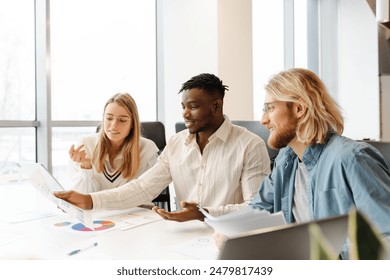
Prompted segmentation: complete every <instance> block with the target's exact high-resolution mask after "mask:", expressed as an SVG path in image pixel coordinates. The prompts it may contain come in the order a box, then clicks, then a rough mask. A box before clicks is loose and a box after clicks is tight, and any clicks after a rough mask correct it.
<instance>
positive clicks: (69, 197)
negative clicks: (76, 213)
mask: <svg viewBox="0 0 390 280" xmlns="http://www.w3.org/2000/svg"><path fill="white" fill-rule="evenodd" d="M54 196H56V197H58V198H60V199H63V200H65V201H67V202H69V203H71V204H73V205H75V206H77V207H79V208H82V209H86V210H91V209H92V207H93V202H92V197H91V196H90V195H89V194H81V193H78V192H76V191H66V192H55V193H54Z"/></svg>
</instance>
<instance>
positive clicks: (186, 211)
mask: <svg viewBox="0 0 390 280" xmlns="http://www.w3.org/2000/svg"><path fill="white" fill-rule="evenodd" d="M180 206H181V208H182V210H180V211H176V212H168V211H165V210H164V209H161V208H160V207H158V206H155V207H153V210H154V211H155V212H156V213H157V214H159V215H160V216H161V217H162V218H163V219H165V220H171V221H176V222H186V221H190V220H201V221H203V220H204V215H203V214H202V213H201V212H199V209H198V204H196V203H191V202H185V201H182V202H181V203H180Z"/></svg>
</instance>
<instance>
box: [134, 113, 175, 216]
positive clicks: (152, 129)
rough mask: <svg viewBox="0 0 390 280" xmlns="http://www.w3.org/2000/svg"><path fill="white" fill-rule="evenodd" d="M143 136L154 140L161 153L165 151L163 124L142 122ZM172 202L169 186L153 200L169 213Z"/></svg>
mask: <svg viewBox="0 0 390 280" xmlns="http://www.w3.org/2000/svg"><path fill="white" fill-rule="evenodd" d="M141 134H142V136H143V137H145V138H148V139H150V140H152V141H153V142H154V143H155V144H156V146H157V148H158V149H159V153H161V152H162V150H164V148H165V145H166V144H167V142H166V140H165V127H164V124H163V123H162V122H158V121H155V122H141ZM170 200H171V199H170V193H169V186H167V187H166V188H165V189H164V190H163V191H162V192H161V193H160V194H159V196H157V197H156V198H155V199H153V203H154V204H156V205H158V206H159V207H160V208H166V209H167V210H168V211H171V201H170Z"/></svg>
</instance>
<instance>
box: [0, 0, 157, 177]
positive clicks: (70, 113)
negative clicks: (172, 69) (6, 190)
mask: <svg viewBox="0 0 390 280" xmlns="http://www.w3.org/2000/svg"><path fill="white" fill-rule="evenodd" d="M155 4H156V3H155V0H67V1H50V0H36V1H31V0H2V1H1V2H0V109H1V110H0V175H1V174H2V173H9V171H8V170H9V169H10V168H11V169H12V164H10V162H13V161H36V160H38V161H41V162H42V163H44V164H45V165H47V167H48V168H49V170H52V171H53V174H54V175H55V176H56V177H57V178H58V179H59V180H60V181H61V182H63V183H64V184H66V183H67V177H68V176H67V173H66V169H67V164H68V162H67V160H68V153H67V151H68V149H69V148H70V145H71V144H77V143H78V141H79V140H80V139H81V137H82V136H85V135H88V134H91V133H94V132H95V130H96V125H97V123H98V122H99V121H100V120H101V118H102V113H103V107H104V104H105V102H106V100H107V99H108V98H109V97H110V96H112V95H113V94H115V93H118V92H128V93H130V94H131V95H132V96H133V97H134V99H135V100H136V102H137V105H138V109H139V112H140V118H141V121H151V120H156V116H157V112H156V107H157V106H156V103H157V101H156V81H157V79H156V7H155ZM21 7H23V8H21ZM42 22H43V23H44V24H42ZM46 23H48V24H46ZM35 26H36V28H37V30H35V29H34V27H35ZM36 46H38V47H37V48H36ZM42 48H46V49H45V52H44V53H43V52H42V51H41V50H42ZM36 49H37V50H38V52H36ZM42 58H43V59H42ZM36 69H37V70H36ZM36 104H37V105H36ZM10 166H11V167H10Z"/></svg>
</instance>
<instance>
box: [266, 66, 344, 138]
mask: <svg viewBox="0 0 390 280" xmlns="http://www.w3.org/2000/svg"><path fill="white" fill-rule="evenodd" d="M265 90H266V92H267V93H268V94H269V95H271V96H272V97H273V98H274V99H275V100H279V101H285V102H291V103H297V104H300V105H302V106H303V107H304V108H305V109H306V112H305V114H304V115H303V117H302V118H300V119H299V120H298V123H297V130H296V134H297V139H298V141H300V142H302V143H305V144H314V143H320V144H322V143H324V142H325V139H326V136H327V134H328V132H329V131H330V130H333V131H334V132H336V133H337V134H339V135H341V134H342V133H343V130H344V120H343V116H342V113H341V109H340V107H339V106H338V104H337V103H336V101H335V100H334V99H333V98H332V96H331V95H330V94H329V92H328V91H327V89H326V86H325V84H324V83H323V82H322V81H321V80H320V78H319V77H318V76H317V75H316V74H314V73H313V72H312V71H310V70H307V69H302V68H292V69H289V70H286V71H282V72H279V73H278V74H276V75H274V76H272V77H271V79H270V80H269V82H268V84H267V85H266V86H265Z"/></svg>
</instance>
